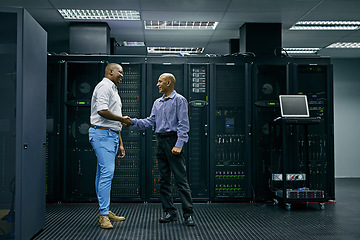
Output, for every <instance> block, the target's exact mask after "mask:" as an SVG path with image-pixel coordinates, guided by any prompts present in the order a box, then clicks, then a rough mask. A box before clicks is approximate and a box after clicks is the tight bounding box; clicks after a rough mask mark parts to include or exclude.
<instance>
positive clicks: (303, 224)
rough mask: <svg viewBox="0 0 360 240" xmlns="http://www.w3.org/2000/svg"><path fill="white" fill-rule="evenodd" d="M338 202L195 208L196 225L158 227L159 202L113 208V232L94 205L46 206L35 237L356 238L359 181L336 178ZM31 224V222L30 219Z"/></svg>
mask: <svg viewBox="0 0 360 240" xmlns="http://www.w3.org/2000/svg"><path fill="white" fill-rule="evenodd" d="M335 192H336V193H335V197H336V202H330V203H326V204H325V209H324V210H320V208H319V204H317V203H310V204H309V205H308V206H307V207H306V206H305V204H300V205H297V206H293V207H292V209H291V210H290V211H288V210H286V209H285V208H284V207H281V206H274V205H272V204H271V203H238V204H236V203H235V204H227V203H221V204H219V203H209V204H200V203H199V204H195V205H194V210H195V215H194V218H195V220H196V224H197V225H196V226H195V227H186V226H185V225H184V223H183V219H182V217H181V205H180V204H176V207H177V208H178V217H177V219H178V221H176V222H171V223H163V224H160V223H159V222H158V219H159V217H160V216H161V215H162V211H161V205H160V204H113V205H112V206H111V210H112V211H113V212H114V213H116V214H118V215H123V216H125V217H126V221H124V222H115V223H113V225H114V229H111V230H106V229H101V228H100V227H99V226H98V224H97V220H96V217H97V213H98V209H97V205H95V204H61V205H47V210H46V225H45V228H44V229H43V230H42V231H41V232H40V233H39V234H38V235H37V236H35V237H34V238H33V239H36V240H39V239H47V240H48V239H51V240H55V239H61V240H64V239H84V240H85V239H86V240H89V239H122V240H124V239H141V240H144V239H154V240H160V239H164V240H165V239H166V240H177V239H179V240H180V239H181V240H188V239H189V240H190V239H204V240H210V239H219V240H225V239H246V240H247V239H276V240H278V239H339V240H346V239H354V240H355V239H360V206H359V204H358V203H359V199H360V179H358V178H356V179H336V180H335ZM29 221H31V220H30V219H29Z"/></svg>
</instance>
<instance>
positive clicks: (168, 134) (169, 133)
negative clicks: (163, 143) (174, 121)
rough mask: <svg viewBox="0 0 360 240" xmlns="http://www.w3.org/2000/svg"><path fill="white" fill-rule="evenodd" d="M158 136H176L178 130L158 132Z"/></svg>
mask: <svg viewBox="0 0 360 240" xmlns="http://www.w3.org/2000/svg"><path fill="white" fill-rule="evenodd" d="M157 136H158V137H163V138H164V137H176V136H177V132H165V133H157Z"/></svg>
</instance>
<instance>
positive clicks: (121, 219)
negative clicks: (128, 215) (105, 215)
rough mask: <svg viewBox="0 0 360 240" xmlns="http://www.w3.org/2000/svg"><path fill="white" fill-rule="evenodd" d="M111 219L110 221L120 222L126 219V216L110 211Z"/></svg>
mask: <svg viewBox="0 0 360 240" xmlns="http://www.w3.org/2000/svg"><path fill="white" fill-rule="evenodd" d="M109 219H110V221H114V222H118V221H124V220H125V218H124V217H119V216H116V215H115V214H114V213H113V212H111V211H109Z"/></svg>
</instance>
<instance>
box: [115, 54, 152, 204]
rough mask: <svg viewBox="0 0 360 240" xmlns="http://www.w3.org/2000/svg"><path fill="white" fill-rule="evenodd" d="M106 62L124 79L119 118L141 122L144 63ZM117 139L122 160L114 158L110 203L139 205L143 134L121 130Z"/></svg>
mask: <svg viewBox="0 0 360 240" xmlns="http://www.w3.org/2000/svg"><path fill="white" fill-rule="evenodd" d="M109 62H117V63H119V64H121V66H122V67H123V70H124V78H123V81H122V83H121V84H120V85H119V86H118V90H119V95H120V97H121V101H122V104H123V107H122V113H123V116H130V117H131V118H141V117H142V116H143V115H144V113H143V112H144V110H143V106H144V103H145V98H144V97H143V96H144V87H143V86H144V78H145V65H144V63H140V62H136V61H134V60H131V59H130V61H126V59H121V58H120V59H118V58H109ZM121 137H122V140H123V144H124V148H125V157H124V158H122V159H119V158H117V159H116V164H115V173H114V178H113V182H112V192H111V197H112V199H113V200H114V201H143V200H144V199H145V187H144V186H145V178H144V177H143V176H144V173H145V164H144V157H143V156H144V152H145V151H144V150H143V149H144V147H143V146H145V145H144V143H145V142H144V136H143V132H139V131H136V130H133V129H131V128H130V127H123V129H122V131H121Z"/></svg>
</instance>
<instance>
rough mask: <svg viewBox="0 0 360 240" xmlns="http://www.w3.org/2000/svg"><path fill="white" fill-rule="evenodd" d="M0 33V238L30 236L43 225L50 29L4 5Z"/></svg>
mask: <svg viewBox="0 0 360 240" xmlns="http://www.w3.org/2000/svg"><path fill="white" fill-rule="evenodd" d="M0 34H1V36H2V37H1V44H2V46H11V47H7V48H6V51H2V53H1V54H0V76H1V78H0V105H1V109H2V113H1V117H0V154H1V155H0V165H1V171H0V219H1V221H0V229H1V230H0V239H30V238H31V237H32V236H34V235H35V234H36V233H38V232H39V231H40V230H41V229H42V228H43V227H44V226H45V207H46V205H45V189H46V186H45V177H46V176H45V171H46V168H45V161H46V56H47V55H46V43H47V35H46V32H45V30H44V29H43V28H42V27H41V26H40V25H39V24H38V23H37V22H36V21H35V20H34V19H33V18H32V17H31V16H30V14H29V13H28V12H27V11H26V10H25V9H23V8H2V7H0ZM34 59H36V61H34ZM29 219H31V221H29Z"/></svg>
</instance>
